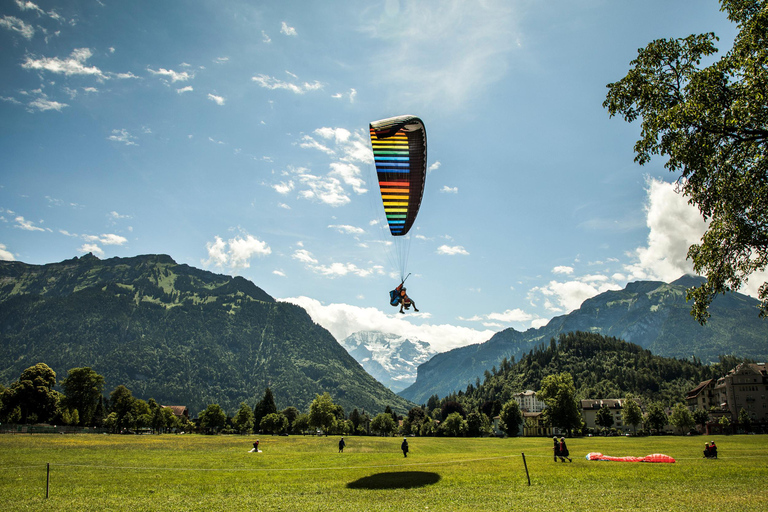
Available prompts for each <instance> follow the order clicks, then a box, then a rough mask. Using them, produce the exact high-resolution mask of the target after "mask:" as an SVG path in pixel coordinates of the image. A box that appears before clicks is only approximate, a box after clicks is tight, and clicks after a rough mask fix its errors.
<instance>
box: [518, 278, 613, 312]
mask: <svg viewBox="0 0 768 512" xmlns="http://www.w3.org/2000/svg"><path fill="white" fill-rule="evenodd" d="M621 288H622V287H621V286H619V285H617V284H614V283H603V284H601V285H599V286H595V285H593V284H590V283H586V282H583V281H579V280H574V281H566V282H558V281H550V282H549V284H547V285H545V286H541V287H535V288H532V289H531V295H534V294H536V293H540V294H542V295H543V296H544V297H546V298H547V300H545V304H544V306H545V307H546V308H547V309H548V310H550V311H552V312H556V313H561V312H562V313H570V312H571V311H573V310H575V309H578V308H579V307H580V306H581V304H582V303H583V302H584V301H585V300H587V299H589V298H592V297H594V296H595V295H598V294H600V293H603V292H607V291H609V290H620V289H621ZM553 301H554V302H553Z"/></svg>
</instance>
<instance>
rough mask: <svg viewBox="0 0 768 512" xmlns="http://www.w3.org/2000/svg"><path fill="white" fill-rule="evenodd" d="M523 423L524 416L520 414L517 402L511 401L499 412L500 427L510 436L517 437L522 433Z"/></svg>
mask: <svg viewBox="0 0 768 512" xmlns="http://www.w3.org/2000/svg"><path fill="white" fill-rule="evenodd" d="M522 423H523V415H522V413H521V412H520V404H518V403H517V400H514V399H513V400H510V401H508V402H507V403H505V404H504V405H503V406H502V407H501V412H499V427H501V429H502V430H503V431H504V432H506V433H507V435H508V436H516V435H517V434H518V433H519V432H520V425H522Z"/></svg>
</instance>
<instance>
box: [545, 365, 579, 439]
mask: <svg viewBox="0 0 768 512" xmlns="http://www.w3.org/2000/svg"><path fill="white" fill-rule="evenodd" d="M538 396H539V398H541V400H543V401H544V403H545V404H547V408H546V409H544V417H545V418H546V420H547V421H548V422H549V424H550V425H552V426H553V427H557V428H559V429H562V430H566V431H568V433H570V432H571V430H573V429H576V428H579V427H580V426H581V423H582V421H581V410H580V407H579V403H578V402H577V401H576V387H575V386H574V384H573V376H571V374H570V373H567V372H563V373H558V374H553V375H547V376H546V377H544V378H543V379H542V380H541V391H539V393H538Z"/></svg>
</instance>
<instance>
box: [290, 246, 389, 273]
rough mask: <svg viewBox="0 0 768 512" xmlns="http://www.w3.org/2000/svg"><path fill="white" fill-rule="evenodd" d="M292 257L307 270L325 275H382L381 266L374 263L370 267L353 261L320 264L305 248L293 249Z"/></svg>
mask: <svg viewBox="0 0 768 512" xmlns="http://www.w3.org/2000/svg"><path fill="white" fill-rule="evenodd" d="M292 258H293V259H295V260H297V261H300V262H301V263H303V264H304V265H305V266H306V267H307V268H308V269H309V270H311V271H312V272H315V273H316V274H320V275H322V276H326V277H331V278H334V277H340V276H346V275H354V276H357V277H369V276H372V275H383V274H384V271H383V269H382V267H381V266H379V265H374V266H373V267H371V268H360V267H358V266H357V265H355V264H354V263H342V262H334V263H330V264H328V265H322V264H320V262H319V261H318V260H317V259H316V258H315V257H314V255H313V254H312V253H311V252H309V251H308V250H306V249H297V250H296V251H294V253H293V256H292Z"/></svg>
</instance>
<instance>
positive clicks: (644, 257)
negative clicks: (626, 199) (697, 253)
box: [625, 178, 707, 281]
mask: <svg viewBox="0 0 768 512" xmlns="http://www.w3.org/2000/svg"><path fill="white" fill-rule="evenodd" d="M647 191H648V200H647V203H646V207H645V211H646V225H647V226H648V229H649V232H648V243H647V245H646V246H644V247H638V248H637V249H636V250H635V251H634V255H633V256H634V262H633V263H632V264H630V265H627V266H626V269H625V271H626V272H628V273H629V274H630V277H629V278H630V280H632V279H660V280H662V281H674V280H675V279H677V278H678V277H680V276H682V275H684V274H690V273H692V272H693V265H692V263H691V262H690V261H689V260H688V259H687V257H688V247H690V245H691V244H695V243H699V242H700V241H701V237H702V235H703V234H704V232H705V231H706V229H707V223H706V222H705V221H704V219H703V217H702V216H701V213H699V211H698V209H697V208H696V207H694V206H692V205H690V204H688V201H687V199H686V198H685V197H683V195H682V194H679V193H678V192H676V191H675V185H674V184H672V183H666V182H663V181H661V180H657V179H653V178H651V179H649V180H648V182H647Z"/></svg>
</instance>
